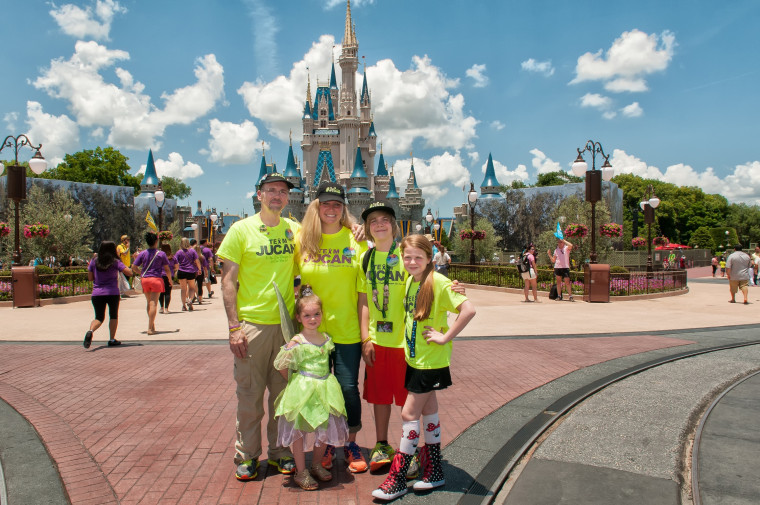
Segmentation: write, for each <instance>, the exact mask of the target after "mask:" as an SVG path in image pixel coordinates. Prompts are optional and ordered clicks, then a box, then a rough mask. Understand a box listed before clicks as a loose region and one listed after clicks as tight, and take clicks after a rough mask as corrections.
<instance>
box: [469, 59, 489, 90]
mask: <svg viewBox="0 0 760 505" xmlns="http://www.w3.org/2000/svg"><path fill="white" fill-rule="evenodd" d="M485 71H486V65H485V64H477V63H476V64H475V65H473V66H471V67H470V68H468V69H467V70H466V71H465V75H466V76H467V77H469V78H471V79H472V80H473V81H475V83H474V84H473V87H475V88H485V87H486V86H488V76H487V75H485Z"/></svg>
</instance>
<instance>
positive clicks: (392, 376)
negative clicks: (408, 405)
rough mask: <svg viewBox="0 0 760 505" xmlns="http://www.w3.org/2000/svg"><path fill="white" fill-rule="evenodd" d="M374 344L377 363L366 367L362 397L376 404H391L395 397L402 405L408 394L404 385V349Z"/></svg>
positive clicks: (396, 401)
mask: <svg viewBox="0 0 760 505" xmlns="http://www.w3.org/2000/svg"><path fill="white" fill-rule="evenodd" d="M372 345H373V346H374V348H375V364H374V365H373V366H367V367H365V370H364V394H363V395H362V398H364V399H365V400H367V402H369V403H373V404H375V405H391V404H392V403H394V398H395V403H396V405H398V406H399V407H402V406H403V405H404V402H405V401H406V395H407V390H406V388H405V387H404V378H405V376H406V358H405V357H404V349H403V348H400V349H399V348H394V347H383V346H380V345H377V344H372Z"/></svg>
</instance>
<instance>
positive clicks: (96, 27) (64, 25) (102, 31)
mask: <svg viewBox="0 0 760 505" xmlns="http://www.w3.org/2000/svg"><path fill="white" fill-rule="evenodd" d="M126 12H127V9H126V8H124V7H122V6H121V5H120V4H119V2H115V1H114V0H97V2H96V3H95V10H94V11H93V9H92V7H91V6H87V7H85V8H81V7H79V6H76V5H73V4H65V5H62V6H61V7H59V8H56V7H55V6H53V9H52V10H51V11H50V15H51V16H53V19H55V21H56V23H58V26H60V27H61V30H62V31H63V33H65V34H66V35H71V36H72V37H76V38H78V39H87V38H91V39H95V40H108V34H109V32H110V31H111V22H112V21H113V18H114V16H115V15H116V14H124V13H126Z"/></svg>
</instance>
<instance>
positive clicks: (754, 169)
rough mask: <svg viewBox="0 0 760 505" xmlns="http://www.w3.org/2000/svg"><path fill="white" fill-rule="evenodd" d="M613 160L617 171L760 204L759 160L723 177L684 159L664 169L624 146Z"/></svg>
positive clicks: (611, 160) (732, 200)
mask: <svg viewBox="0 0 760 505" xmlns="http://www.w3.org/2000/svg"><path fill="white" fill-rule="evenodd" d="M610 163H612V167H613V168H614V169H615V173H616V174H633V175H637V176H639V177H643V178H645V179H655V180H659V181H663V182H669V183H671V184H676V185H678V186H697V187H699V188H701V189H702V190H703V191H704V192H705V193H708V194H720V195H723V196H725V197H726V198H727V199H728V200H729V201H730V202H744V203H747V204H750V205H760V161H749V162H747V163H745V164H742V165H737V166H736V167H734V171H733V172H732V173H730V174H728V175H727V176H725V177H723V178H720V177H718V176H717V175H716V174H715V170H714V169H713V168H712V167H707V168H705V169H704V170H703V171H697V170H696V169H694V168H693V167H691V166H689V165H685V164H683V163H677V164H675V165H670V166H669V167H667V168H666V169H665V172H663V171H662V170H660V169H659V168H657V167H655V166H650V165H648V164H647V163H646V162H644V161H642V160H640V159H639V158H637V157H635V156H633V155H630V154H627V153H626V152H625V151H623V150H622V149H615V150H613V152H612V156H611V158H610Z"/></svg>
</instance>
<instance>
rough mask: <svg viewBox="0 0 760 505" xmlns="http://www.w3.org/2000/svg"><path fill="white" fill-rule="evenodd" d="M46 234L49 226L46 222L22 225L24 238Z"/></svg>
mask: <svg viewBox="0 0 760 505" xmlns="http://www.w3.org/2000/svg"><path fill="white" fill-rule="evenodd" d="M48 235H50V227H49V226H48V225H46V224H42V223H37V224H25V225H24V236H25V237H26V238H35V237H39V238H44V237H47V236H48Z"/></svg>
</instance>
